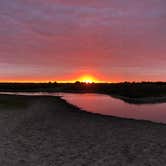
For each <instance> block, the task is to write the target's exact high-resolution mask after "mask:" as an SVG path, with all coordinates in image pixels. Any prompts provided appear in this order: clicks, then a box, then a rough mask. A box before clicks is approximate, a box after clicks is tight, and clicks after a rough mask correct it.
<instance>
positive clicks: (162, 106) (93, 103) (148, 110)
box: [7, 93, 166, 124]
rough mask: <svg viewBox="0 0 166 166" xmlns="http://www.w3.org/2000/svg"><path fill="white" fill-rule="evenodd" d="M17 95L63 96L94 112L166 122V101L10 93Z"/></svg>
mask: <svg viewBox="0 0 166 166" xmlns="http://www.w3.org/2000/svg"><path fill="white" fill-rule="evenodd" d="M7 94H9V93H7ZM10 94H17V95H47V96H48V95H49V96H62V98H63V99H64V100H66V101H67V102H69V103H71V104H73V105H76V106H77V107H79V108H81V109H83V110H86V111H88V112H92V113H99V114H103V115H111V116H116V117H122V118H131V119H140V120H150V121H153V122H161V123H165V124H166V103H158V104H141V105H138V104H137V105H136V104H129V103H126V102H124V101H122V100H120V99H117V98H113V97H111V96H108V95H103V94H75V93H10Z"/></svg>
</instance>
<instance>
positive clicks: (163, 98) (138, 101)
mask: <svg viewBox="0 0 166 166" xmlns="http://www.w3.org/2000/svg"><path fill="white" fill-rule="evenodd" d="M12 93H45V92H42V91H36V92H35V91H33V92H26V91H25V92H19V91H18V92H0V95H17V94H12ZM46 93H50V94H51V93H76V94H77V93H78V94H79V93H80V94H86V93H89V92H72V91H71V92H70V91H69V92H63V91H62V92H46ZM90 93H94V94H103V95H108V96H111V97H114V98H117V99H120V100H123V101H124V102H126V103H130V104H157V103H166V96H160V97H139V98H134V97H133V98H132V97H125V96H120V95H115V94H109V93H97V92H90ZM29 96H31V95H29ZM41 96H42V94H41ZM48 96H49V95H48ZM50 96H51V95H50Z"/></svg>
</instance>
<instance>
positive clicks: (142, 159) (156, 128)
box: [0, 95, 166, 166]
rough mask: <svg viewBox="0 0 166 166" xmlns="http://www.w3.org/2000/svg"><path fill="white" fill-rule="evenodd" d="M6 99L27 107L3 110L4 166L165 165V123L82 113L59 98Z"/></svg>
mask: <svg viewBox="0 0 166 166" xmlns="http://www.w3.org/2000/svg"><path fill="white" fill-rule="evenodd" d="M4 97H5V98H6V100H7V99H9V100H19V101H22V102H24V103H26V104H24V105H22V106H21V107H19V108H16V107H15V108H14V109H12V108H11V107H10V108H5V107H2V108H1V107H0V165H2V166H19V165H20V166H83V165H84V166H101V165H102V166H128V165H129V166H131V165H132V166H144V165H146V166H148V165H154V166H158V165H159V166H161V165H165V163H166V125H161V124H155V123H151V122H145V121H136V120H126V119H120V118H114V117H107V116H100V115H94V114H91V113H87V112H82V111H80V110H79V109H78V108H75V107H73V106H71V105H69V104H67V103H66V102H65V101H63V100H61V99H60V98H58V97H35V96H33V97H31V96H9V95H0V101H1V99H3V98H4ZM22 102H21V103H22ZM9 103H10V102H9Z"/></svg>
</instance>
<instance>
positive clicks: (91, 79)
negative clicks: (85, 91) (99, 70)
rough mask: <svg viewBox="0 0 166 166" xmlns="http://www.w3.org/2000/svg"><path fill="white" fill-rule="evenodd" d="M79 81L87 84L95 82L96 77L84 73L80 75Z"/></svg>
mask: <svg viewBox="0 0 166 166" xmlns="http://www.w3.org/2000/svg"><path fill="white" fill-rule="evenodd" d="M79 81H80V82H84V83H87V84H91V83H93V82H96V79H95V78H94V77H93V76H91V75H84V76H82V77H80V79H79Z"/></svg>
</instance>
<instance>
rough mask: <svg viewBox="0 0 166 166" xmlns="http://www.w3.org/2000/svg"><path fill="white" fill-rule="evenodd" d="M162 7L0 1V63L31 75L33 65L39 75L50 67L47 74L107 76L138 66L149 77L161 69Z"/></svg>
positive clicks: (96, 0) (120, 0)
mask: <svg viewBox="0 0 166 166" xmlns="http://www.w3.org/2000/svg"><path fill="white" fill-rule="evenodd" d="M165 9H166V2H165V0H158V1H156V0H142V1H137V0H126V1H124V0H116V1H115V0H103V1H101V0H92V1H87V0H80V1H78V0H70V1H68V0H47V1H45V0H36V1H32V0H24V1H22V0H1V1H0V22H1V23H0V24H1V25H0V36H1V37H0V62H1V64H2V63H3V64H4V63H7V64H9V65H10V66H11V69H12V68H15V67H13V65H14V66H15V65H19V66H20V65H24V66H28V68H31V67H32V70H29V71H30V73H32V75H37V73H35V70H36V69H35V68H34V67H33V66H37V68H38V67H39V68H38V69H37V70H38V71H41V77H42V75H43V74H44V75H47V74H48V72H46V73H45V68H47V67H50V66H51V70H49V75H63V74H64V73H66V72H65V71H68V72H67V73H68V74H72V73H73V72H74V71H79V70H83V69H85V68H86V70H85V71H86V72H87V71H88V69H89V70H92V69H93V70H97V71H98V72H100V73H103V75H106V76H107V77H110V76H109V73H111V74H112V75H115V74H117V72H115V70H114V69H116V68H119V67H120V68H121V67H123V71H121V72H118V74H119V75H122V74H124V75H125V73H128V71H129V70H131V68H133V71H135V70H134V69H135V68H139V69H140V71H139V70H136V73H137V75H138V76H140V74H139V73H142V70H145V73H146V76H147V75H148V73H149V76H151V77H152V75H153V74H154V76H155V75H156V74H155V73H156V72H155V70H156V71H159V68H162V70H166V68H165V62H166V58H165V53H166V47H165V41H166V36H165V34H166V22H165V18H166V10H165ZM1 68H3V69H2V70H1V73H2V75H3V73H4V75H5V68H4V66H2V67H1ZM141 69H142V70H141ZM151 69H153V70H151ZM18 70H19V69H18ZM18 70H17V71H15V73H16V75H17V73H18ZM20 70H21V69H20ZM55 70H57V71H58V72H59V74H58V73H55V72H54V71H55ZM112 71H114V73H112ZM146 71H147V72H146ZM120 73H121V74H120ZM11 75H12V76H13V75H14V72H13V73H11ZM163 75H164V74H162V72H161V79H162V76H163ZM9 76H10V74H9ZM126 78H127V79H129V78H128V77H126ZM131 78H132V77H131ZM141 78H142V77H141ZM157 78H158V77H157ZM124 79H125V78H124Z"/></svg>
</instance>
